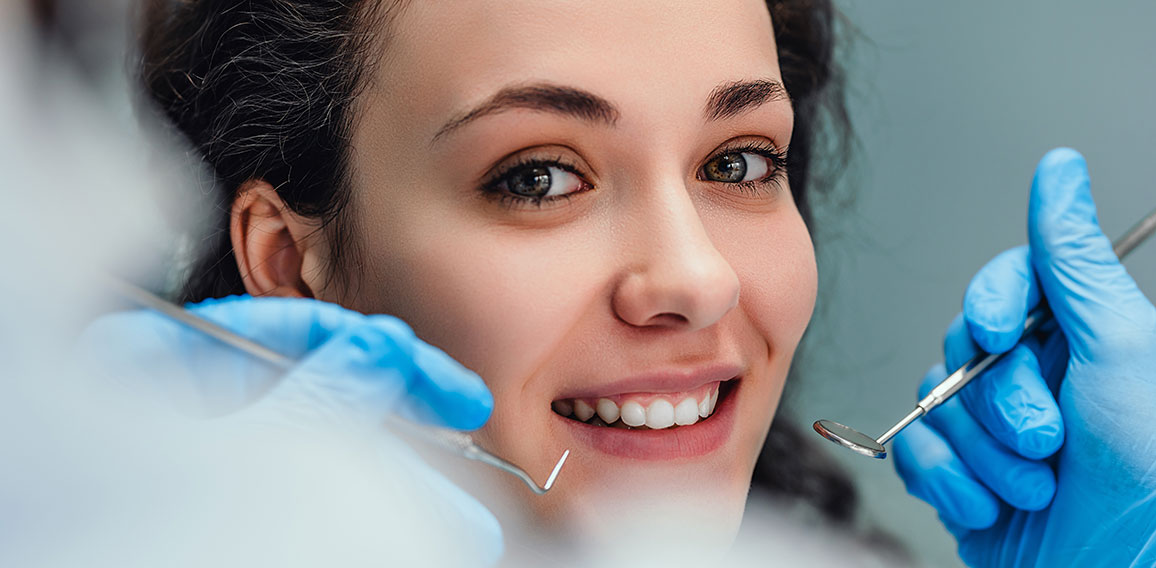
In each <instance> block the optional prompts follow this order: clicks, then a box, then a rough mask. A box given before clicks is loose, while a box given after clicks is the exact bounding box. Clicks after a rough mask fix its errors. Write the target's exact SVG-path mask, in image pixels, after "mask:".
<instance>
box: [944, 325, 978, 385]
mask: <svg viewBox="0 0 1156 568" xmlns="http://www.w3.org/2000/svg"><path fill="white" fill-rule="evenodd" d="M978 353H980V349H979V345H977V344H976V342H975V340H974V339H973V338H972V337H971V330H970V329H968V327H967V320H965V319H964V317H963V312H960V313H958V314H955V318H954V319H952V320H951V323H950V324H948V326H947V333H945V334H944V335H943V364H944V365H945V366H946V368H947V369H950V370H951V371H954V370H956V369H958V368H959V367H961V366H962V365H963V364H964V363H966V362H968V361H970V360H971V358H972V357H975V356H976V354H978Z"/></svg>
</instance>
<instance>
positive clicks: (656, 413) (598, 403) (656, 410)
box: [553, 383, 719, 430]
mask: <svg viewBox="0 0 1156 568" xmlns="http://www.w3.org/2000/svg"><path fill="white" fill-rule="evenodd" d="M718 387H719V383H712V384H710V385H707V386H706V387H705V388H703V389H697V391H696V392H695V393H679V394H658V395H655V394H638V395H625V396H618V397H614V398H617V399H619V401H618V402H616V401H615V400H613V399H612V398H599V399H596V400H587V399H580V398H576V399H566V400H558V401H555V402H554V403H553V407H554V412H557V413H558V414H561V415H562V416H570V415H571V414H573V415H574V417H575V418H577V419H578V420H581V421H582V422H588V421H590V420H591V419H592V418H593V417H594V415H595V414H597V415H598V418H599V419H601V421H602V422H605V423H606V424H611V425H612V424H614V423H615V422H617V421H618V420H620V419H621V421H622V423H623V424H625V425H626V426H631V427H640V426H646V427H648V428H651V429H654V430H660V429H662V428H670V427H671V426H674V425H678V426H690V425H691V424H694V423H696V422H698V421H699V419H700V418H706V417H708V416H710V415H711V414H712V413H713V412H714V408H715V404H717V403H718ZM646 399H650V400H649V402H648V403H647V402H646ZM676 401H677V403H676Z"/></svg>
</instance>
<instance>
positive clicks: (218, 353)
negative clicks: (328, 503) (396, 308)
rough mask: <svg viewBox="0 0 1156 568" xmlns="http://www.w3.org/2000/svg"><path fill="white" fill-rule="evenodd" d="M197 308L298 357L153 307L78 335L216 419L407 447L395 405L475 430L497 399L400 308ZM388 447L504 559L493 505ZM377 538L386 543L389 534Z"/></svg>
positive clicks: (131, 377) (102, 366)
mask: <svg viewBox="0 0 1156 568" xmlns="http://www.w3.org/2000/svg"><path fill="white" fill-rule="evenodd" d="M188 309H189V310H191V311H192V312H193V313H195V314H196V315H198V316H200V317H203V318H206V319H208V320H211V321H213V322H216V323H218V324H220V325H222V326H224V327H226V328H228V329H230V330H232V331H235V332H237V333H239V334H241V335H242V336H245V337H248V338H250V339H253V340H254V341H256V342H258V343H260V344H262V345H265V346H266V347H269V348H271V349H273V350H274V351H277V352H279V353H281V354H284V355H287V356H289V357H290V358H292V359H294V360H298V361H299V363H298V364H297V365H296V366H295V367H294V368H293V369H291V370H290V371H289V372H288V373H285V372H284V371H282V370H279V369H275V368H273V367H272V366H270V365H268V364H267V363H265V362H263V361H261V360H259V359H257V358H254V357H253V356H251V355H248V354H247V353H244V352H242V351H240V350H238V349H236V348H234V347H231V346H228V345H225V344H224V343H222V342H220V341H218V340H216V339H214V338H212V337H209V336H207V335H205V334H203V333H201V332H199V331H196V330H193V329H191V328H189V327H186V326H185V325H183V324H179V323H177V322H175V321H173V320H171V319H169V318H168V317H166V316H163V315H161V314H159V313H156V312H152V311H134V312H124V313H117V314H113V315H108V316H104V317H102V318H100V319H98V320H96V321H95V322H94V323H93V324H92V325H91V326H89V327H88V328H87V329H86V330H85V332H84V334H83V335H82V337H81V340H80V342H79V348H80V351H81V354H82V356H83V357H84V358H85V359H86V360H87V361H91V362H94V363H95V364H96V365H97V366H98V367H99V370H101V371H103V372H104V373H106V374H108V375H109V376H111V377H113V378H115V379H117V382H118V383H120V384H124V385H127V386H128V387H129V389H130V390H133V391H136V390H139V389H141V388H142V387H146V388H148V389H149V390H157V391H160V392H162V393H163V394H164V395H165V396H168V397H174V398H176V399H177V401H178V402H179V403H180V404H181V405H182V406H184V407H186V409H187V408H188V407H189V405H190V403H191V405H192V406H193V409H194V410H196V411H197V412H198V413H200V414H210V415H219V418H216V419H215V420H210V421H209V423H213V424H220V423H222V422H224V423H225V424H229V423H230V422H232V423H239V424H245V425H251V424H258V425H261V426H268V425H274V426H283V427H288V428H290V429H298V430H300V429H306V430H309V429H313V428H327V429H328V430H330V431H338V432H350V433H353V432H354V431H357V432H358V433H366V432H368V433H369V434H370V435H371V436H380V438H376V439H377V440H378V441H380V444H377V445H376V448H377V449H380V448H386V447H389V446H392V447H393V448H394V450H396V449H397V448H398V447H399V445H398V443H397V442H396V440H394V439H392V438H391V437H389V435H388V433H387V432H386V430H385V429H384V420H385V419H386V418H387V417H388V416H389V415H391V414H398V415H401V416H403V417H405V418H407V419H410V420H414V421H419V422H424V423H429V424H434V425H438V426H445V427H450V428H455V429H459V430H472V429H476V428H479V427H481V426H482V424H483V423H485V421H486V420H488V419H489V416H490V413H491V411H492V409H493V398H492V396H491V394H490V391H489V390H488V389H487V388H486V386H485V384H484V383H483V382H482V380H481V378H480V377H478V376H477V375H476V374H474V373H473V372H471V371H469V370H468V369H466V368H465V367H463V366H462V365H460V364H459V363H457V362H456V361H454V360H453V359H452V358H450V357H449V356H447V355H446V354H445V353H443V352H442V351H440V350H438V349H436V348H434V347H432V346H430V345H428V344H426V343H424V342H423V341H421V340H420V339H418V338H417V337H416V336H415V335H414V333H413V332H412V331H411V330H410V329H409V327H408V326H406V324H405V323H403V322H402V321H401V320H399V319H397V318H394V317H391V316H385V315H369V316H367V315H364V314H360V313H357V312H353V311H350V310H346V309H344V308H342V307H340V306H337V305H334V304H330V303H325V302H321V301H317V300H307V299H290V298H252V297H248V296H235V297H230V298H225V299H221V300H207V301H204V302H202V303H200V304H194V305H189V306H188ZM290 438H293V436H290ZM369 453H373V451H370V452H369ZM381 453H389V455H384V456H381V457H382V459H383V460H386V461H385V462H382V464H383V466H384V465H385V464H386V463H388V465H389V467H391V468H394V469H396V467H397V464H398V463H399V462H402V463H406V466H407V467H408V468H409V469H408V470H407V472H409V473H410V474H412V475H409V474H407V477H411V478H412V479H415V480H421V481H420V482H422V483H424V484H426V485H427V486H428V487H425V488H423V489H424V490H425V491H427V492H430V493H433V494H436V495H438V496H439V499H438V502H437V503H430V504H429V509H428V510H431V511H435V513H433V514H432V515H433V518H443V519H450V518H452V523H454V524H457V525H462V524H464V525H466V526H467V527H469V528H468V529H467V531H468V532H469V533H471V534H470V535H469V536H470V537H471V538H472V539H473V540H475V541H476V542H477V543H478V546H479V547H480V550H475V551H473V553H474V554H473V555H470V556H468V557H469V558H470V559H471V562H476V563H477V565H491V564H494V563H496V561H497V560H498V558H499V557H500V555H501V553H502V538H501V530H500V527H499V525H498V523H497V521H496V519H495V518H494V517H493V515H492V514H491V513H490V512H489V511H488V510H487V509H486V508H485V507H483V506H482V505H481V504H480V503H478V502H477V501H476V500H475V499H473V498H472V497H470V496H469V495H468V494H466V493H465V492H463V491H462V490H460V489H459V488H457V487H456V486H454V485H453V484H451V483H449V482H448V481H447V480H445V479H444V478H443V477H441V476H440V475H439V474H437V472H435V471H433V470H431V469H429V468H428V466H426V465H425V464H423V463H421V461H420V460H418V459H417V458H416V454H413V453H412V452H409V453H406V452H399V451H390V452H384V451H383V452H381ZM413 470H418V471H413ZM395 477H396V476H395ZM380 478H381V479H382V480H383V482H384V480H385V479H387V477H386V476H384V475H382V476H381V477H380ZM317 490H318V491H324V490H325V489H324V488H323V487H318V488H317ZM286 498H289V499H292V498H293V497H292V496H286ZM378 514H380V513H378ZM402 521H403V522H404V519H403V520H402ZM375 538H376V539H377V541H378V542H381V541H383V540H387V539H388V538H390V535H388V534H382V535H379V536H378V537H375ZM421 538H433V537H432V536H427V535H423V536H422V537H421ZM452 546H456V547H463V546H466V543H464V542H454V543H452ZM367 560H368V559H367ZM387 563H388V562H387Z"/></svg>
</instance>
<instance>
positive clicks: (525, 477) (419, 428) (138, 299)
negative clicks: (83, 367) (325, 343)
mask: <svg viewBox="0 0 1156 568" xmlns="http://www.w3.org/2000/svg"><path fill="white" fill-rule="evenodd" d="M102 278H104V279H105V281H106V285H107V286H108V287H109V288H111V289H112V290H114V291H116V292H117V293H118V294H119V295H121V296H122V297H124V298H125V299H127V300H131V301H132V302H135V303H137V304H139V305H141V306H143V307H145V308H150V309H153V310H156V311H158V312H160V313H162V314H164V315H166V316H168V317H170V318H172V319H173V320H176V321H178V322H180V323H183V324H185V325H187V326H189V327H191V328H193V329H196V330H197V331H200V332H202V333H204V334H206V335H209V336H212V337H214V338H216V339H217V340H219V341H221V342H222V343H224V344H226V345H230V346H232V347H235V348H237V349H239V350H241V351H244V352H245V353H248V354H250V355H252V356H254V357H256V358H258V359H261V360H262V361H265V362H267V363H269V364H271V365H273V366H274V367H277V368H279V369H282V370H286V371H287V370H289V369H291V368H292V367H293V366H294V365H296V364H297V361H295V360H294V359H292V358H291V357H287V356H285V355H282V354H281V353H278V352H277V351H274V350H272V349H269V348H268V347H266V346H264V345H261V344H260V343H257V342H255V341H253V340H251V339H248V338H246V337H242V336H241V335H238V334H236V333H234V332H232V331H229V330H228V329H225V328H224V327H221V326H220V325H217V324H216V323H213V322H211V321H209V320H207V319H204V318H202V317H199V316H197V315H196V314H194V313H192V312H190V311H188V310H186V309H184V308H182V307H180V306H178V305H176V304H174V303H172V302H169V301H167V300H165V299H163V298H161V297H159V296H157V295H156V294H153V293H152V292H149V291H147V290H145V289H143V288H140V287H137V286H134V285H132V284H130V283H128V282H125V281H123V280H119V279H116V278H112V277H108V276H102ZM386 423H387V424H388V426H389V427H390V428H392V429H395V430H397V431H399V432H402V433H405V434H408V435H410V436H413V437H415V438H418V439H420V440H422V441H425V442H428V443H431V444H433V445H434V446H437V447H439V448H442V449H443V450H446V451H449V452H451V453H454V454H457V455H459V456H461V457H464V458H467V459H471V460H475V461H479V462H482V463H484V464H486V465H489V466H491V467H494V468H497V469H499V470H501V471H504V472H506V473H509V474H511V475H513V476H515V477H517V478H518V479H519V480H521V481H522V482H523V483H525V484H526V486H528V487H529V488H530V490H531V491H533V492H534V493H535V494H537V495H543V494H545V493H546V492H547V491H549V490H550V488H551V487H553V486H554V481H555V480H556V479H557V478H558V472H559V471H561V470H562V464H564V463H566V458H568V457H570V450H566V451H565V452H563V453H562V458H561V459H559V460H558V463H557V464H556V465H555V466H554V470H553V471H551V472H550V477H549V478H547V479H546V483H545V485H538V484H537V483H535V482H534V480H533V478H531V477H530V475H529V474H528V473H526V471H525V470H524V469H522V468H520V467H518V466H516V465H514V464H512V463H510V462H508V461H506V460H504V459H502V458H500V457H498V456H496V455H494V454H492V453H490V452H488V451H486V450H485V449H484V448H482V447H481V446H479V445H478V444H477V443H476V442H474V439H473V437H471V436H470V435H469V434H466V433H464V432H458V431H456V430H451V429H449V428H439V427H436V426H427V425H418V424H414V423H412V422H408V421H406V420H402V419H401V418H396V417H390V418H389V419H387V420H386Z"/></svg>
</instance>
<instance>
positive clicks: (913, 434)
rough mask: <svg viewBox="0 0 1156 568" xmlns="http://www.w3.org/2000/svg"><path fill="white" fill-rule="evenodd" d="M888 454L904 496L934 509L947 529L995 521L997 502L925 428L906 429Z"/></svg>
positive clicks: (973, 527) (981, 526) (935, 434)
mask: <svg viewBox="0 0 1156 568" xmlns="http://www.w3.org/2000/svg"><path fill="white" fill-rule="evenodd" d="M891 451H892V453H893V454H894V455H895V471H896V472H898V473H899V477H900V478H902V479H903V483H904V485H905V486H906V487H907V492H908V493H910V494H911V495H914V496H915V497H917V498H919V499H922V500H923V501H926V502H927V503H928V504H929V505H931V506H932V507H935V509H936V510H937V511H939V515H940V518H941V519H943V520H944V522H945V523H947V524H948V526H949V527H956V528H957V530H958V529H968V530H979V529H986V528H988V527H990V526H991V525H992V523H994V522H995V521H996V518H998V516H999V500H998V499H997V498H996V497H995V495H992V493H991V491H989V490H988V489H987V487H984V485H983V484H982V483H980V482H979V480H977V479H976V478H975V475H974V474H973V473H972V472H971V470H970V468H968V466H967V465H966V464H965V463H963V460H961V459H960V458H959V456H957V455H956V454H955V451H954V450H952V448H951V444H949V443H948V442H947V440H945V439H943V437H942V436H940V435H939V433H938V432H936V431H935V430H934V429H932V428H931V427H930V426H928V425H927V424H924V423H923V422H915V423H913V424H911V425H910V426H908V427H907V428H906V429H904V430H903V431H902V432H900V433H899V434H898V435H896V436H895V440H894V442H892V449H891Z"/></svg>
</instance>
